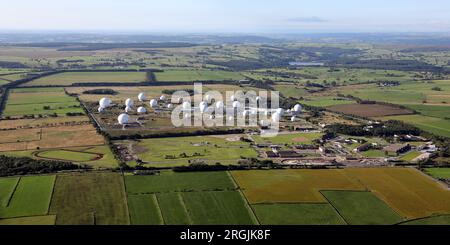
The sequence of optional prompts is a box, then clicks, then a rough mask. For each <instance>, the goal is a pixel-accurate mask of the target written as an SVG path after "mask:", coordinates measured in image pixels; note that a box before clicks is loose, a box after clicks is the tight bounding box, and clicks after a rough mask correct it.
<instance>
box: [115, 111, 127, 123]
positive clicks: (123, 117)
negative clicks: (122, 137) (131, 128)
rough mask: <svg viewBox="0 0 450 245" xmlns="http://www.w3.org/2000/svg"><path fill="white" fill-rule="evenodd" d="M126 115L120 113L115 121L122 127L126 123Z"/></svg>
mask: <svg viewBox="0 0 450 245" xmlns="http://www.w3.org/2000/svg"><path fill="white" fill-rule="evenodd" d="M128 119H129V117H128V114H126V113H122V114H120V115H119V117H117V121H118V122H119V124H121V125H124V124H127V123H128Z"/></svg>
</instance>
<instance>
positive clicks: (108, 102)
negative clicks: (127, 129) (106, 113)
mask: <svg viewBox="0 0 450 245" xmlns="http://www.w3.org/2000/svg"><path fill="white" fill-rule="evenodd" d="M98 104H99V105H100V107H103V108H106V107H108V106H110V105H111V100H110V99H108V98H101V99H100V101H99V102H98Z"/></svg>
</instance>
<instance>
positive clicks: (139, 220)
mask: <svg viewBox="0 0 450 245" xmlns="http://www.w3.org/2000/svg"><path fill="white" fill-rule="evenodd" d="M128 210H129V212H130V219H131V220H130V221H131V224H132V225H162V224H163V219H162V217H161V212H160V211H159V207H158V201H157V200H156V197H155V195H154V194H146V195H129V196H128Z"/></svg>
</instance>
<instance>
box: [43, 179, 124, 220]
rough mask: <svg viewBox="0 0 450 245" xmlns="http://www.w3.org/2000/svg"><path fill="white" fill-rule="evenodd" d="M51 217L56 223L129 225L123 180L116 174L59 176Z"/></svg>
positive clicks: (51, 207)
mask: <svg viewBox="0 0 450 245" xmlns="http://www.w3.org/2000/svg"><path fill="white" fill-rule="evenodd" d="M50 214H55V215H56V217H57V218H56V224H72V225H76V224H80V225H81V224H86V225H93V224H98V225H113V224H114V225H119V224H129V217H128V209H127V201H126V195H125V190H124V185H123V179H122V176H121V175H120V174H117V173H90V174H89V173H85V174H82V175H80V174H73V175H58V177H57V179H56V183H55V190H54V193H53V198H52V202H51V205H50Z"/></svg>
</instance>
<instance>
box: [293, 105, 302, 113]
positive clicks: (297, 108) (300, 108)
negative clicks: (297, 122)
mask: <svg viewBox="0 0 450 245" xmlns="http://www.w3.org/2000/svg"><path fill="white" fill-rule="evenodd" d="M301 110H302V106H301V105H299V104H296V105H295V106H294V111H295V112H300V111H301Z"/></svg>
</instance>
